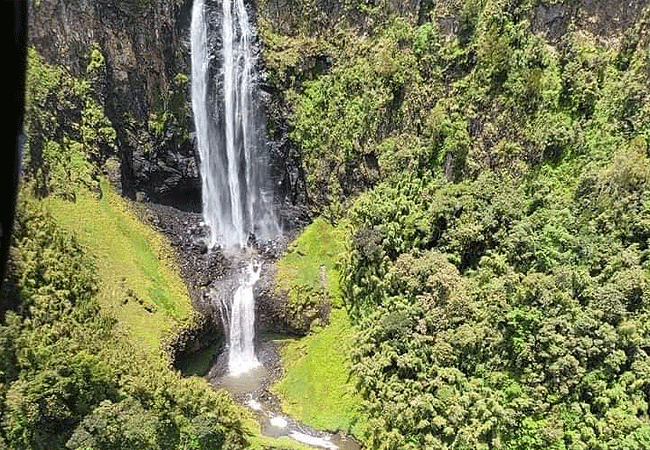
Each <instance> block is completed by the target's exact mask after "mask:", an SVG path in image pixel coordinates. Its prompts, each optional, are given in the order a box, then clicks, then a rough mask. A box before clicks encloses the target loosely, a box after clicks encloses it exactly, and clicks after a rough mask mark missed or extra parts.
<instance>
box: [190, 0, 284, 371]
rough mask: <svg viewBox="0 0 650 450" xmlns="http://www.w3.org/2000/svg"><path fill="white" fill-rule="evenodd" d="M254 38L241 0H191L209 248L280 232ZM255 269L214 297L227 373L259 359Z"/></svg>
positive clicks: (196, 117)
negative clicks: (229, 291)
mask: <svg viewBox="0 0 650 450" xmlns="http://www.w3.org/2000/svg"><path fill="white" fill-rule="evenodd" d="M219 5H220V7H219ZM253 43H254V33H253V30H252V28H251V25H250V23H249V18H248V12H247V10H246V6H245V4H244V0H221V3H219V0H194V6H193V9H192V23H191V45H192V109H193V112H194V124H195V128H196V144H197V148H198V153H199V157H200V160H201V165H200V170H201V181H202V185H201V186H202V203H203V219H204V222H205V224H206V225H207V226H208V228H209V238H208V239H209V242H208V244H209V247H210V248H213V247H214V246H215V245H216V244H217V243H220V244H221V245H222V246H223V247H226V248H236V247H238V246H239V247H241V248H243V247H245V246H246V243H247V241H248V238H249V236H250V235H251V234H253V235H254V236H255V238H259V239H262V240H265V239H269V238H272V237H274V236H275V235H277V234H278V225H277V220H276V217H275V212H274V208H273V206H272V200H273V190H272V189H271V188H270V185H269V177H268V176H267V175H268V173H267V171H268V167H269V164H268V155H267V149H266V143H265V130H264V121H263V120H262V114H261V111H260V108H259V103H260V102H259V89H258V87H257V73H256V67H257V57H256V54H255V47H254V45H253ZM260 271H261V264H259V263H256V262H254V261H252V262H251V263H250V264H249V266H248V268H247V269H246V271H245V274H244V276H243V277H242V279H241V281H240V285H239V287H238V288H237V290H236V291H235V293H234V295H233V297H232V299H229V300H230V302H223V301H221V300H220V302H219V304H218V306H219V307H220V308H221V311H222V319H223V322H224V329H225V331H226V335H227V336H228V338H229V342H228V347H229V354H228V358H229V360H228V366H229V369H228V370H229V372H230V374H231V375H239V374H242V373H244V372H247V371H249V370H250V369H252V368H253V367H256V366H258V365H259V362H258V361H257V358H256V357H255V348H254V345H253V341H254V337H255V336H254V333H255V301H254V298H253V286H254V284H255V282H256V281H257V280H258V279H259V277H260Z"/></svg>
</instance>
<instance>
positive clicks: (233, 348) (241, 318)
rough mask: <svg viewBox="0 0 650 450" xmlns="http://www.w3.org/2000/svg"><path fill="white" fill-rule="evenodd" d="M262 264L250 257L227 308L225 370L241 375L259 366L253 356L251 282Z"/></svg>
mask: <svg viewBox="0 0 650 450" xmlns="http://www.w3.org/2000/svg"><path fill="white" fill-rule="evenodd" d="M261 271H262V264H260V263H258V262H256V261H251V262H250V263H249V264H248V266H247V267H246V271H245V273H244V277H243V279H242V281H241V283H240V285H239V287H238V288H237V290H236V291H235V295H233V299H232V306H231V311H230V333H229V338H230V342H229V349H228V372H229V374H230V375H232V376H237V375H241V374H243V373H246V372H248V371H249V370H251V369H253V368H255V367H258V366H259V365H260V362H259V361H258V360H257V357H256V356H255V346H254V342H253V341H254V338H255V299H254V298H253V286H254V285H255V283H256V282H257V280H259V279H260V272H261Z"/></svg>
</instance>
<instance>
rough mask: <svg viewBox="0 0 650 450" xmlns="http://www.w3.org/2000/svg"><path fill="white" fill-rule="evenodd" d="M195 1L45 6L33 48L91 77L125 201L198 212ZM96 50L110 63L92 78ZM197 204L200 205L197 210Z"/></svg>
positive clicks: (32, 22)
mask: <svg viewBox="0 0 650 450" xmlns="http://www.w3.org/2000/svg"><path fill="white" fill-rule="evenodd" d="M190 10H191V1H190V0H169V1H163V2H157V1H156V2H154V1H149V0H125V1H115V0H73V1H68V0H40V1H34V2H31V4H30V12H29V45H31V46H34V47H35V48H36V49H37V50H38V52H39V53H40V54H41V55H43V57H44V58H45V59H46V61H47V62H49V63H51V64H56V65H61V66H64V67H66V68H67V69H68V70H69V71H70V72H71V73H72V74H73V75H75V76H84V77H86V76H89V78H90V80H91V82H92V84H93V88H94V91H95V93H96V96H97V98H98V100H99V102H100V104H101V105H102V106H103V107H104V109H105V112H106V115H107V116H108V118H109V119H110V120H111V122H112V123H113V126H114V128H115V130H116V132H117V139H118V147H119V149H120V157H121V184H122V191H123V193H124V194H125V195H127V196H130V197H136V193H143V194H144V195H139V197H149V198H151V199H152V200H154V201H159V202H163V203H172V204H176V205H177V206H183V205H185V206H189V207H193V208H195V209H196V208H198V207H199V205H200V203H197V202H198V200H197V199H199V198H200V194H199V189H200V183H199V178H198V169H197V167H198V166H197V163H196V158H195V155H194V149H193V144H192V140H191V139H190V134H189V132H188V131H189V130H191V111H190V110H189V107H188V98H189V80H188V74H189V44H188V42H189V38H188V34H189V24H190ZM93 50H95V51H99V53H100V54H101V57H102V59H103V63H102V64H101V66H100V67H98V68H97V69H96V70H95V71H94V72H93V73H92V74H87V67H88V64H89V61H90V57H91V54H92V53H93ZM192 202H194V204H193V203H192Z"/></svg>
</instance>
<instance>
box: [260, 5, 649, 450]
mask: <svg viewBox="0 0 650 450" xmlns="http://www.w3.org/2000/svg"><path fill="white" fill-rule="evenodd" d="M537 3H539V2H535V1H517V0H481V1H478V0H477V1H474V0H468V1H465V2H456V3H454V4H445V5H442V4H440V5H439V4H432V5H431V8H432V11H431V14H430V16H429V17H430V19H427V18H424V19H423V18H422V17H418V21H416V20H413V19H412V18H409V17H408V16H404V15H401V13H400V12H399V11H395V7H393V6H391V5H389V4H388V3H387V2H382V1H380V2H371V3H367V2H364V3H363V5H361V4H357V2H346V3H345V10H344V12H343V13H341V16H343V17H347V18H348V20H341V21H339V22H337V23H336V24H322V23H321V24H318V23H316V22H314V21H313V20H312V19H309V20H308V21H307V23H306V24H305V27H304V28H302V29H301V32H299V33H297V34H293V35H287V34H285V33H286V32H285V31H283V30H282V29H281V28H278V29H273V28H272V27H270V26H269V27H268V28H264V27H263V28H262V36H263V39H264V40H265V41H266V42H268V43H269V44H268V47H267V49H268V51H269V52H270V53H271V55H270V56H268V58H267V59H268V60H269V61H270V62H271V64H270V65H269V70H271V71H272V73H271V75H270V76H269V79H271V80H276V82H278V83H284V84H285V86H287V88H288V91H287V93H286V94H285V97H284V100H285V101H286V102H287V105H288V108H289V109H290V110H291V111H292V118H291V120H292V131H291V133H290V137H291V139H292V141H293V143H294V145H295V146H296V147H297V149H298V152H299V153H300V154H301V155H302V157H303V159H302V162H303V164H304V171H305V173H307V174H309V175H308V179H307V190H308V196H309V198H310V199H311V201H312V203H313V205H314V206H315V207H316V208H317V209H318V210H319V211H322V212H323V213H324V214H325V215H327V216H329V217H331V218H332V219H333V220H338V219H340V218H341V217H345V218H346V220H349V222H350V224H351V227H352V235H351V239H350V243H349V248H348V249H347V250H346V252H345V258H344V262H343V264H342V267H341V275H342V278H341V289H342V294H343V299H344V301H345V304H346V307H347V310H348V313H349V315H350V317H351V319H352V320H353V322H354V323H355V324H356V326H357V327H358V330H359V331H358V334H357V336H356V338H355V345H354V346H353V347H352V348H351V351H350V355H351V361H352V369H351V374H352V376H353V377H355V378H356V379H357V380H358V388H359V389H360V391H361V394H362V396H363V398H364V401H363V408H362V410H363V411H364V413H365V414H368V416H369V420H368V424H367V427H366V429H365V432H364V434H363V436H362V437H363V438H364V440H365V442H366V444H367V445H368V447H369V448H377V449H452V448H453V449H512V450H514V449H542V448H554V449H641V448H647V446H648V445H650V443H649V441H648V433H649V430H650V417H649V413H650V411H649V405H650V397H649V394H648V393H649V392H650V375H649V374H650V372H649V371H648V367H650V365H649V364H650V359H649V356H648V355H649V352H650V329H649V328H648V323H650V322H649V320H648V319H650V317H649V314H650V306H649V304H650V303H649V300H648V299H649V298H650V296H649V295H650V292H649V291H648V286H649V285H648V282H649V281H650V279H649V277H648V269H649V267H648V262H647V261H648V259H647V258H648V238H649V237H650V232H649V231H650V228H648V224H649V223H650V222H648V218H649V215H648V214H649V212H648V209H647V206H648V204H650V203H648V199H647V198H646V197H647V195H648V194H647V193H648V182H649V181H650V178H648V176H649V174H650V172H648V167H650V166H649V163H650V160H649V158H648V154H649V152H648V146H647V142H648V138H649V137H648V130H649V128H648V124H649V120H650V114H649V110H648V108H647V105H648V101H647V100H648V95H649V94H650V91H649V90H648V86H649V85H650V79H649V78H648V74H649V73H650V71H649V69H650V66H649V64H648V63H649V61H648V52H647V44H648V42H647V13H645V14H643V15H642V16H641V17H639V18H638V22H637V25H636V26H635V27H633V28H631V29H630V30H628V31H627V32H626V33H625V36H624V38H623V39H622V40H621V42H620V43H618V44H617V43H616V42H615V41H609V42H608V41H606V40H599V39H597V38H595V37H594V36H592V35H590V34H589V33H588V32H586V31H582V30H580V29H577V28H576V27H569V28H568V30H567V32H566V33H565V34H564V36H563V37H562V39H561V40H559V41H558V42H556V43H554V44H551V43H549V42H547V41H546V40H545V38H544V36H543V35H537V34H534V33H532V32H531V21H532V19H533V15H534V14H535V6H536V5H537ZM311 7H313V8H318V6H316V5H312V6H311ZM353 12H354V13H355V14H361V16H360V17H361V19H359V18H358V17H359V16H358V15H357V16H354V17H357V19H356V20H352V22H354V23H351V21H350V19H349V17H351V16H350V14H351V13H353ZM450 14H452V15H453V17H454V18H455V19H456V20H457V26H456V27H452V29H451V30H450V29H447V28H445V27H443V26H442V25H441V22H439V21H438V18H440V17H448V16H449V15H450ZM312 17H320V16H319V15H318V14H315V15H313V16H312ZM294 19H295V18H294ZM368 23H371V24H372V25H371V26H370V27H369V28H368V27H367V24H368ZM327 27H329V28H327ZM323 29H327V30H328V31H327V32H322V30H323ZM319 30H320V31H319ZM323 51H325V52H328V54H329V55H330V56H331V59H332V60H333V64H332V65H331V67H330V68H329V69H328V70H327V71H326V72H325V73H317V72H311V73H309V74H308V75H309V76H304V77H303V78H302V79H300V80H298V81H296V80H295V79H292V78H291V74H292V73H295V68H297V67H300V65H301V61H304V60H306V58H309V57H312V56H316V55H318V54H319V52H323ZM276 52H278V53H277V54H276ZM310 52H311V53H310Z"/></svg>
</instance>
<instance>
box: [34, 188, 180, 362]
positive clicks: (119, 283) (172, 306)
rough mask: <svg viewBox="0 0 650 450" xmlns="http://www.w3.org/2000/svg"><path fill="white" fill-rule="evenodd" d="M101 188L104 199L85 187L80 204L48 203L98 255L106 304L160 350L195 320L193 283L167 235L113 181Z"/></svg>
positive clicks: (131, 331)
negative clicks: (176, 263) (175, 259)
mask: <svg viewBox="0 0 650 450" xmlns="http://www.w3.org/2000/svg"><path fill="white" fill-rule="evenodd" d="M101 188H102V198H101V199H100V200H99V201H98V200H96V199H95V197H94V196H93V195H92V194H91V193H89V192H86V191H81V192H78V193H77V195H76V201H75V202H74V203H73V202H69V201H65V200H61V199H58V198H54V197H49V198H47V199H46V200H45V203H46V204H47V206H48V207H49V209H50V210H51V212H52V214H53V215H54V217H55V218H56V219H57V221H58V222H59V223H60V224H61V225H62V226H63V227H64V228H65V229H68V230H70V231H72V232H74V233H75V234H76V235H77V236H78V238H79V240H80V242H81V243H82V244H83V245H84V246H85V247H86V248H87V249H88V251H89V252H90V254H91V255H93V256H94V258H95V260H96V263H97V268H98V271H99V276H100V279H101V285H100V292H99V295H98V298H99V301H100V304H101V305H102V308H105V309H106V310H108V311H110V313H111V314H112V315H114V316H115V317H116V318H117V320H118V322H119V325H120V326H121V327H123V328H124V329H125V330H126V331H127V332H128V333H129V334H131V336H132V337H133V338H134V339H135V340H137V341H138V342H139V343H140V344H141V345H145V346H147V347H148V348H150V349H151V350H155V349H158V348H160V345H161V339H162V338H164V337H166V336H169V334H170V333H171V332H172V331H173V329H174V328H175V327H177V326H179V325H180V324H182V323H185V322H187V321H188V320H190V316H191V314H192V307H191V304H190V299H189V295H188V293H187V288H186V287H185V285H184V284H183V281H182V280H181V278H180V276H179V274H178V273H177V271H176V270H175V269H174V268H173V264H172V259H171V255H172V249H171V247H170V246H169V244H168V243H167V242H165V240H164V238H163V237H162V236H161V235H159V234H158V233H156V232H155V231H154V230H152V229H150V228H149V227H147V226H146V225H144V224H143V223H141V222H140V221H139V220H138V219H137V217H136V216H135V215H134V214H133V212H132V211H130V210H129V208H128V206H127V204H126V203H125V201H124V200H123V199H122V198H121V197H120V196H119V195H118V194H117V193H115V192H114V191H113V190H112V188H111V187H110V186H109V184H108V183H107V182H102V183H101Z"/></svg>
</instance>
